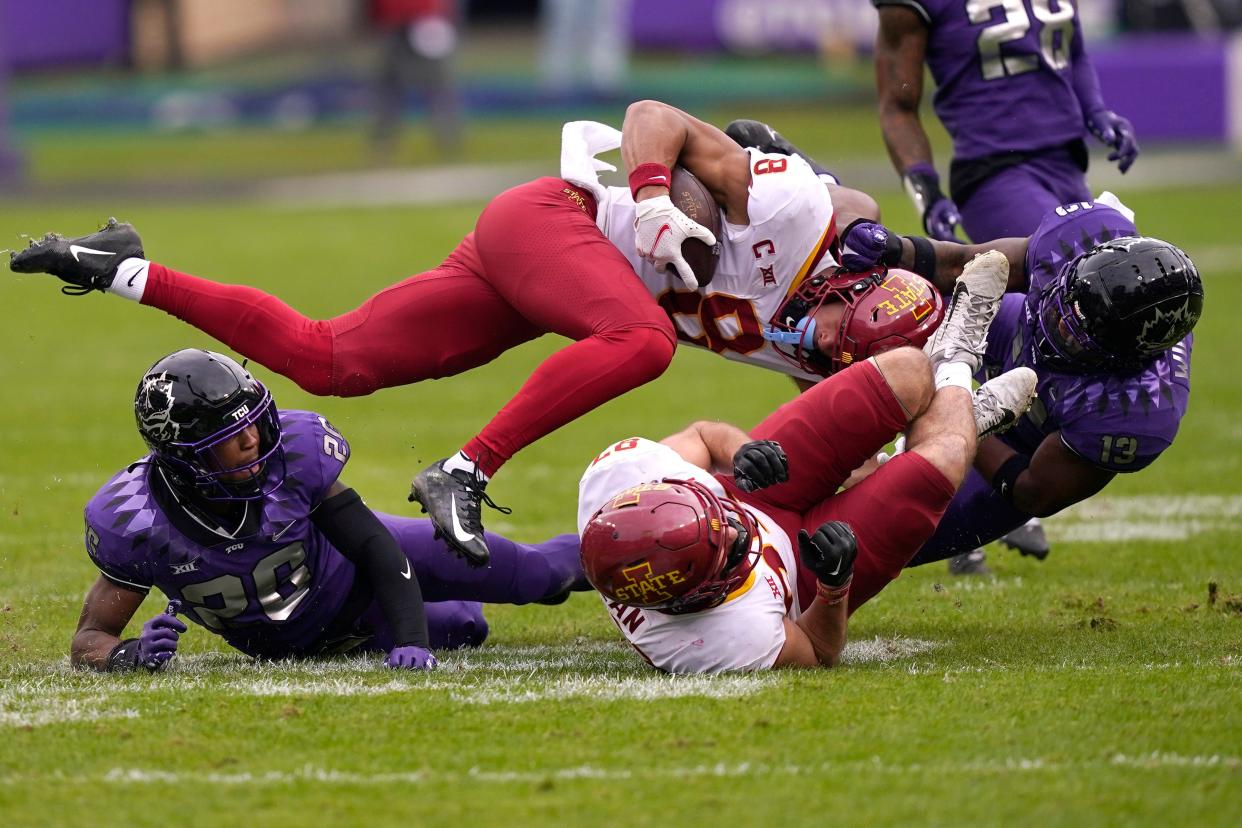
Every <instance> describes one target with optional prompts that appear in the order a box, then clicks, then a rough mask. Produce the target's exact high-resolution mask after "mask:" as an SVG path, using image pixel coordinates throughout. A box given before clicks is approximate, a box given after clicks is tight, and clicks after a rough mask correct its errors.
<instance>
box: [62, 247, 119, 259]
mask: <svg viewBox="0 0 1242 828" xmlns="http://www.w3.org/2000/svg"><path fill="white" fill-rule="evenodd" d="M69 253H70V254H71V255H72V256H73V260H74V261H75V262H80V261H82V260H81V259H79V258H78V254H79V253H89V254H91V255H92V256H111V255H112V251H111V250H94V249H92V248H90V247H83V246H82V245H80V244H71V245H69Z"/></svg>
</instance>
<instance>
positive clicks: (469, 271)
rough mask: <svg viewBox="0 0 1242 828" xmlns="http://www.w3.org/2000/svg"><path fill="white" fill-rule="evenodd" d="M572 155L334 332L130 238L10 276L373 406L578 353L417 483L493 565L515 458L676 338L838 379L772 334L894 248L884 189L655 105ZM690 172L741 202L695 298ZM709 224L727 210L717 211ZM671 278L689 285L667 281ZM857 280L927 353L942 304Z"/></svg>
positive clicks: (32, 262) (44, 259) (827, 326)
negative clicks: (744, 143) (161, 258)
mask: <svg viewBox="0 0 1242 828" xmlns="http://www.w3.org/2000/svg"><path fill="white" fill-rule="evenodd" d="M618 145H621V148H622V155H623V157H624V159H625V162H626V164H627V166H628V167H629V168H630V185H631V188H630V190H627V189H625V188H605V187H601V186H600V185H599V183H598V180H597V178H596V176H595V170H596V169H597V166H596V165H595V164H594V163H592V156H593V155H594V154H595V153H596V152H599V151H602V150H603V149H609V148H615V147H616V146H618ZM562 156H563V161H564V169H563V171H562V176H563V177H562V178H541V179H538V180H536V181H532V182H530V183H528V184H523V185H520V186H518V187H515V188H514V189H512V190H509V191H507V192H505V193H502V194H500V195H499V196H497V197H496V198H494V199H493V200H492V201H491V203H490V204H488V205H487V207H485V208H484V210H483V212H482V213H481V214H480V216H479V219H478V222H477V223H476V225H475V228H474V231H473V232H471V233H470V234H468V235H467V236H466V238H465V239H463V240H462V242H461V243H460V244H459V245H458V246H457V248H456V249H455V250H454V251H453V252H452V254H450V256H449V257H448V259H446V260H445V261H444V263H443V264H441V265H440V266H439V267H436V268H433V269H432V270H429V271H427V272H426V273H421V274H418V275H415V276H411V277H409V278H407V279H405V280H404V281H402V282H399V283H397V284H395V285H393V286H391V287H389V288H387V289H385V290H383V291H381V292H380V293H378V294H376V295H375V296H372V297H371V298H370V299H368V300H367V301H366V302H364V303H363V304H362V306H361V307H359V308H357V309H356V310H353V311H350V312H349V313H346V314H343V315H341V316H338V317H335V318H333V319H328V320H312V319H308V318H307V317H305V316H303V315H302V314H300V313H298V312H296V311H294V310H293V309H291V308H290V307H288V306H287V305H285V304H284V303H283V302H281V301H280V300H279V299H277V298H276V297H274V296H271V295H269V294H266V293H264V292H262V291H259V290H256V289H254V288H250V287H246V286H241V285H226V284H218V283H216V282H211V281H208V280H205V279H200V278H197V277H195V276H190V275H187V274H184V273H178V272H177V271H175V270H172V269H171V268H168V267H165V266H163V265H161V264H158V263H155V262H149V261H147V260H146V259H145V258H144V256H145V254H144V252H143V245H142V242H141V240H140V238H139V236H138V234H137V233H136V232H135V231H134V229H133V228H132V227H130V226H129V225H124V224H115V223H110V224H109V225H108V226H106V227H105V228H104V229H103V230H101V231H100V232H98V233H95V234H92V235H89V236H83V237H81V238H77V239H64V238H61V237H59V236H55V235H50V234H49V235H48V236H46V237H44V238H43V239H41V240H39V241H36V242H33V243H32V245H31V247H29V248H28V249H26V250H24V251H20V252H17V253H15V254H13V257H12V259H11V263H10V266H11V268H12V269H13V270H15V271H17V272H23V273H29V272H46V273H51V274H54V275H56V276H58V277H60V278H61V279H63V280H64V281H66V282H69V283H70V284H71V285H74V286H76V287H75V288H71V289H69V290H70V291H71V292H80V293H86V292H90V291H92V290H100V291H106V292H110V293H114V294H117V295H119V296H123V297H125V298H128V299H132V300H135V301H138V302H141V303H142V304H144V305H150V306H152V307H157V308H160V309H162V310H164V311H167V312H168V313H170V314H172V315H174V316H176V317H178V318H180V319H183V320H185V321H186V322H188V323H190V324H192V325H194V326H195V327H197V328H199V329H201V330H203V331H205V332H207V333H208V334H210V335H212V336H214V337H215V338H217V339H218V340H220V341H222V342H224V343H225V344H227V345H228V346H229V347H230V348H232V349H233V350H235V351H237V352H238V353H240V354H242V355H244V356H246V357H248V358H249V359H252V360H255V361H256V362H259V363H261V364H262V365H265V366H267V367H268V368H269V369H271V370H274V371H277V372H279V373H281V374H283V375H285V376H287V377H289V378H290V379H292V380H293V381H294V382H296V383H298V385H300V386H301V387H302V388H304V389H306V390H307V391H309V392H311V393H314V394H325V395H326V394H333V395H339V396H354V395H359V394H369V393H371V392H373V391H375V390H377V389H380V388H387V387H390V386H394V385H402V384H406V383H411V382H417V381H420V380H424V379H431V378H436V377H444V376H449V375H453V374H458V373H461V372H463V371H466V370H469V369H471V368H474V367H476V366H479V365H483V364H484V363H487V362H489V361H490V360H492V359H494V358H495V357H497V356H498V355H499V354H501V353H503V352H504V351H506V350H508V349H509V348H511V347H514V346H515V345H518V344H520V343H522V342H526V341H528V340H531V339H534V338H536V337H538V336H540V335H542V334H544V333H559V334H562V335H564V336H566V337H569V338H570V339H574V340H576V342H575V343H574V344H572V345H570V346H569V347H567V348H565V349H563V350H561V351H559V352H558V353H556V354H554V355H553V356H551V357H550V358H549V359H548V360H546V361H545V362H544V363H543V364H542V365H541V366H539V368H537V369H536V370H535V372H534V373H533V374H532V375H531V376H530V377H529V379H528V380H527V381H526V383H525V385H524V386H523V387H522V389H521V390H520V391H519V392H518V394H517V396H515V397H514V398H513V399H512V400H510V402H509V403H508V404H507V405H505V407H504V408H503V409H502V410H501V411H500V412H499V413H498V414H497V415H496V416H495V418H493V419H492V421H491V422H490V423H488V424H487V425H486V426H485V427H484V428H483V430H482V431H480V432H479V433H478V435H477V436H476V437H475V438H473V439H472V440H470V441H469V442H468V443H467V444H466V445H465V446H464V447H463V448H462V450H461V451H460V452H458V453H457V454H455V455H453V456H451V457H449V458H447V459H445V460H444V461H441V462H438V463H436V464H433V465H432V466H431V467H430V468H428V469H425V470H424V471H422V472H421V473H420V474H419V475H418V476H417V477H416V478H415V480H414V483H413V486H412V497H414V498H417V499H418V500H420V501H421V502H422V504H423V506H424V508H425V509H426V510H427V511H428V512H429V514H430V517H431V519H432V520H433V521H434V522H435V525H436V527H437V528H438V529H439V530H440V531H441V532H442V533H443V534H444V535H445V539H446V540H447V541H448V543H449V544H450V545H451V546H452V547H453V548H454V549H456V550H457V551H458V552H460V553H461V554H464V555H465V556H466V557H467V558H468V560H470V561H471V562H472V563H475V564H480V565H481V564H483V563H486V561H487V556H488V550H487V544H486V542H485V538H484V535H483V528H482V520H481V515H480V509H481V505H482V504H483V503H489V504H490V501H489V500H488V499H487V498H486V493H485V484H486V482H487V479H488V478H489V477H490V476H491V475H492V474H494V473H495V472H496V471H497V469H499V467H500V466H501V464H503V463H504V462H505V461H506V460H508V459H509V457H511V456H512V455H513V454H514V453H515V452H517V451H518V450H519V449H521V448H522V447H523V446H526V445H528V444H530V443H531V442H533V441H535V440H537V439H539V438H540V437H542V436H544V435H545V434H548V433H549V432H551V431H553V430H554V429H556V428H559V427H560V426H561V425H564V424H565V423H567V422H570V421H572V420H574V419H576V418H577V417H579V416H581V415H583V414H585V413H586V412H588V411H590V410H592V409H594V408H595V407H596V406H598V405H600V404H601V403H604V402H606V401H607V400H610V399H612V398H613V397H616V396H618V395H619V394H622V393H624V392H625V391H627V390H629V389H631V388H634V387H635V386H638V385H641V384H643V383H645V382H648V381H650V380H652V379H654V378H655V377H656V376H658V375H659V374H660V373H662V372H663V371H664V369H665V368H666V367H667V365H668V363H669V361H670V360H671V359H672V355H673V347H674V344H675V342H676V340H677V338H678V337H680V338H681V339H682V340H683V341H688V342H691V343H693V344H697V345H702V346H703V347H708V348H711V349H713V350H715V351H717V352H720V353H723V354H724V355H725V356H729V357H733V358H738V359H745V360H748V361H751V362H757V363H759V364H761V365H765V366H767V367H769V368H775V369H777V370H782V371H787V372H788V373H791V374H794V375H795V376H798V377H800V378H801V379H803V380H806V381H814V380H817V379H820V378H822V376H824V375H825V374H826V372H827V370H828V369H827V368H826V367H825V366H826V365H827V364H828V363H827V362H824V363H823V364H819V363H815V364H812V363H811V362H807V363H805V364H800V363H799V362H798V361H797V360H793V361H790V359H789V358H787V356H785V355H782V354H781V353H780V351H779V350H778V347H786V348H787V347H788V346H780V345H779V343H778V342H773V341H769V340H768V339H765V337H764V333H765V331H767V329H768V328H769V326H770V324H774V323H778V327H779V326H780V325H783V322H784V320H785V315H784V314H783V313H782V311H783V310H784V305H785V304H786V302H785V300H786V299H788V298H789V297H790V296H791V295H793V294H794V293H795V291H796V290H798V289H799V288H803V287H805V286H808V285H809V284H810V283H811V282H813V281H814V280H815V279H817V278H822V277H826V276H828V275H831V274H833V273H834V272H835V271H836V269H837V266H838V265H839V264H842V263H843V264H846V265H848V266H849V267H851V268H852V269H866V268H868V267H870V266H872V265H874V264H875V263H876V262H877V260H878V256H879V255H880V253H881V251H882V250H883V247H882V244H881V242H882V241H883V239H881V238H880V237H879V236H877V232H876V230H875V227H876V226H875V225H873V224H869V223H867V222H865V221H863V222H861V223H856V222H857V221H858V220H859V219H875V218H876V217H877V215H878V214H877V212H876V207H875V202H874V201H873V200H871V199H870V198H869V197H867V196H866V195H864V194H862V193H859V192H858V191H854V190H849V189H847V188H844V187H837V186H835V185H834V186H825V184H824V182H822V181H821V180H820V179H819V178H817V177H816V175H815V173H814V172H813V171H812V170H811V169H810V167H809V166H807V165H806V164H805V163H802V162H801V161H800V160H795V159H791V158H787V157H785V156H783V155H779V154H776V155H771V156H770V157H769V156H766V155H764V154H762V153H759V152H757V151H754V150H743V149H741V148H739V147H738V146H737V145H736V144H735V143H734V142H733V141H731V140H730V139H729V138H728V137H727V136H725V135H724V134H723V133H722V132H720V131H719V130H718V129H716V128H715V127H712V126H710V125H708V124H705V123H703V122H702V121H699V120H698V119H696V118H693V117H691V116H689V115H687V114H686V113H684V112H681V111H680V110H677V109H674V108H673V107H669V106H666V105H664V104H660V103H657V102H654V101H642V102H639V103H637V104H634V105H632V106H631V107H630V108H629V110H628V112H627V114H626V119H625V124H624V133H620V132H617V131H616V130H613V129H611V128H609V127H604V126H603V125H599V124H595V125H592V124H585V123H577V124H571V125H567V130H566V145H565V147H563V149H562ZM676 163H680V164H681V165H682V166H684V167H685V168H687V169H689V170H690V171H691V172H693V173H695V174H696V175H698V176H699V177H700V179H701V180H702V182H703V184H704V185H706V187H707V188H708V190H709V191H710V192H711V195H712V197H714V199H715V201H716V202H718V203H719V204H720V205H722V206H723V208H724V211H725V218H726V220H727V221H726V223H725V227H724V230H723V231H722V238H721V239H720V240H719V241H720V244H721V250H720V253H719V265H718V267H717V269H716V283H717V284H718V285H719V287H718V288H713V289H711V290H706V289H704V290H699V289H697V282H696V278H695V276H694V274H693V273H692V272H691V270H690V268H689V265H688V264H687V262H686V261H685V259H684V258H683V257H682V246H683V242H685V241H686V240H687V239H691V240H693V239H701V240H704V241H706V242H707V243H708V244H711V245H715V244H716V243H717V240H716V239H715V238H714V237H713V234H712V233H711V232H710V231H709V230H708V229H706V228H705V227H702V226H701V225H699V224H697V223H695V222H693V221H691V220H690V219H689V218H688V217H687V216H686V215H685V214H683V213H682V212H680V211H679V210H678V209H677V208H676V207H674V206H673V204H672V202H671V200H670V198H669V193H670V190H669V184H670V183H671V180H670V177H671V173H670V172H669V168H670V167H671V166H672V165H674V164H676ZM575 182H576V183H575ZM631 191H632V192H631ZM636 201H637V203H636ZM707 211H712V212H714V210H711V205H710V204H708V205H705V212H707ZM714 218H718V216H713V219H714ZM704 220H708V219H707V217H706V216H704ZM884 238H887V237H886V236H885V237H884ZM670 265H671V266H672V267H673V268H674V274H675V275H670V274H669V273H668V272H666V270H665V268H666V267H668V266H670ZM635 268H638V269H639V275H640V276H641V278H635ZM853 283H856V284H857V287H856V288H851V289H849V290H844V291H843V295H850V296H857V297H861V296H862V295H863V294H864V293H865V294H868V295H871V294H879V293H883V294H885V296H886V297H887V298H888V299H891V300H892V301H890V302H888V304H887V306H885V307H884V308H882V309H881V314H882V317H883V319H884V320H886V324H889V325H890V327H894V328H899V329H900V328H903V326H904V328H906V329H909V330H900V331H898V332H896V333H894V332H889V333H886V336H887V337H888V344H887V347H895V346H896V345H898V344H903V343H907V342H908V343H909V344H915V345H921V344H922V343H923V342H925V341H926V337H927V335H928V334H929V333H930V330H931V327H932V326H933V325H934V319H935V318H936V317H937V316H938V313H937V309H938V306H937V305H936V301H938V300H936V299H935V297H933V296H932V294H931V292H930V291H927V290H926V289H925V286H923V285H922V284H921V283H920V282H919V281H918V280H916V279H905V278H901V277H899V276H898V275H893V276H891V277H890V278H888V279H884V278H883V276H882V275H875V274H873V275H871V276H869V277H867V278H861V277H860V278H858V279H854V280H853ZM881 283H883V284H881ZM653 297H654V298H653ZM657 299H658V302H657ZM842 307H843V306H836V307H832V306H828V307H825V309H824V314H825V316H826V317H828V318H825V319H823V320H821V322H820V323H819V325H818V329H817V330H818V333H816V329H810V328H807V327H805V326H804V327H803V328H802V329H801V330H799V331H794V330H786V329H784V328H782V329H781V330H780V333H781V334H782V335H783V336H785V338H786V339H789V338H791V337H792V338H793V339H794V340H799V338H800V337H801V339H804V340H805V341H806V342H808V343H817V344H818V346H819V347H821V348H822V350H823V353H826V354H830V353H832V352H833V350H834V348H835V347H836V346H835V345H834V338H835V340H836V341H837V342H841V341H844V340H845V339H847V338H848V337H846V336H845V335H844V332H843V324H842V322H841V320H842V318H843V314H842V313H840V310H841V308H842ZM666 312H667V313H666ZM668 314H671V315H672V317H673V323H670V319H669V315H668ZM834 314H835V316H834ZM674 323H675V324H674ZM854 339H859V337H854ZM861 339H865V337H861ZM851 341H853V339H851ZM858 344H861V345H863V346H866V345H869V344H870V343H869V342H860V343H858ZM812 351H814V348H808V349H806V352H807V353H810V352H812ZM867 353H868V351H867V350H865V349H860V348H858V347H852V346H851V347H850V348H847V349H846V357H847V358H858V359H861V358H862V357H864V356H866V355H867Z"/></svg>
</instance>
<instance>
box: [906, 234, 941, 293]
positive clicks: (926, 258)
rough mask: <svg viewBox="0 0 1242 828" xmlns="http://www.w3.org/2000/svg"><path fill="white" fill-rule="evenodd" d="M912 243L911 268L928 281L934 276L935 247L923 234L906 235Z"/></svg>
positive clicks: (932, 279)
mask: <svg viewBox="0 0 1242 828" xmlns="http://www.w3.org/2000/svg"><path fill="white" fill-rule="evenodd" d="M906 238H907V239H909V240H910V244H912V245H914V267H913V270H914V272H915V273H917V274H918V275H920V276H922V277H923V278H924V279H926V280H927V281H929V282H932V281H934V279H935V278H936V248H935V247H932V243H931V241H930V240H928V239H926V238H924V237H923V236H906Z"/></svg>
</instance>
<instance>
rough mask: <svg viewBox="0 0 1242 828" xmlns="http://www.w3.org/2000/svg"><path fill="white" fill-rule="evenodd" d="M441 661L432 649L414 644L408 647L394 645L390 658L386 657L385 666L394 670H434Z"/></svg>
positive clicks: (389, 654)
mask: <svg viewBox="0 0 1242 828" xmlns="http://www.w3.org/2000/svg"><path fill="white" fill-rule="evenodd" d="M439 663H440V662H439V661H437V660H436V657H435V655H433V654H432V652H431V650H424V649H423V648H422V647H416V646H414V645H412V644H411V645H409V646H407V647H393V648H392V651H391V652H390V653H388V658H386V659H384V666H385V667H388V668H391V669H393V670H434V669H436V665H438V664H439Z"/></svg>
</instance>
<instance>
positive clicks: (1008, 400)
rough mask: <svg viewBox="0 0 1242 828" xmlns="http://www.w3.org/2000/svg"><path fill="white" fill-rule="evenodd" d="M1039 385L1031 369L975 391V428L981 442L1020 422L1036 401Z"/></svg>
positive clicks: (1016, 371)
mask: <svg viewBox="0 0 1242 828" xmlns="http://www.w3.org/2000/svg"><path fill="white" fill-rule="evenodd" d="M1037 382H1038V377H1036V375H1035V372H1034V371H1032V370H1031V369H1030V368H1014V369H1013V370H1012V371H1006V372H1005V373H1003V374H1001V375H1000V376H999V377H993V378H992V379H990V380H988V381H987V382H985V383H984V384H983V385H980V386H979V387H978V388H977V389H975V399H974V410H975V427H976V428H977V429H978V431H979V439H980V440H982V439H983V438H984V437H991V436H992V435H993V434H999V433H1001V432H1002V431H1004V430H1005V429H1007V428H1009V427H1010V426H1012V425H1013V424H1014V423H1016V422H1017V421H1018V418H1019V417H1021V416H1022V415H1023V414H1025V413H1026V410H1027V409H1028V408H1030V407H1031V403H1032V402H1034V401H1035V385H1036V383H1037Z"/></svg>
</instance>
